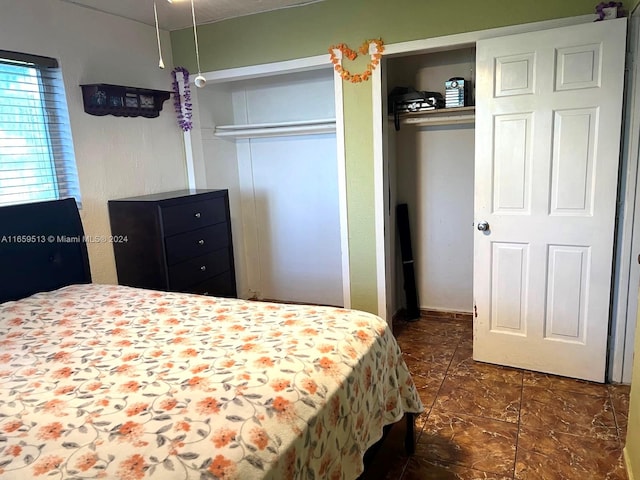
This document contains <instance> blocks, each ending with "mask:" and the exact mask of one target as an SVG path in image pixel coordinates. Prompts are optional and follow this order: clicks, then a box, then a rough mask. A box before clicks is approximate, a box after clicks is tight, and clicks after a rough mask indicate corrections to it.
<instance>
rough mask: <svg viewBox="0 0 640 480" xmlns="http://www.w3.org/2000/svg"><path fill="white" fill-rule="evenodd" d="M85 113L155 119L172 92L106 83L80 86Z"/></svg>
mask: <svg viewBox="0 0 640 480" xmlns="http://www.w3.org/2000/svg"><path fill="white" fill-rule="evenodd" d="M80 87H81V88H82V99H83V102H84V111H85V112H87V113H88V114H89V115H97V116H103V115H114V116H116V117H146V118H155V117H157V116H158V115H160V110H162V105H163V103H164V102H165V101H166V100H168V99H169V97H170V96H171V92H168V91H164V90H152V89H149V88H137V87H124V86H120V85H109V84H106V83H91V84H87V85H80Z"/></svg>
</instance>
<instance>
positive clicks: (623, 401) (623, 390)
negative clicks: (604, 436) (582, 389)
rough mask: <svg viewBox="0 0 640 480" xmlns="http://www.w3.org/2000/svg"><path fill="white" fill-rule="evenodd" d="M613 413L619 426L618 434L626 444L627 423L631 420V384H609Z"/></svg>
mask: <svg viewBox="0 0 640 480" xmlns="http://www.w3.org/2000/svg"><path fill="white" fill-rule="evenodd" d="M608 387H609V396H610V398H611V404H612V405H613V415H614V417H615V419H616V425H617V426H618V436H619V437H620V441H621V442H622V444H623V445H624V443H625V441H626V438H627V423H628V421H629V393H630V391H631V386H630V385H608Z"/></svg>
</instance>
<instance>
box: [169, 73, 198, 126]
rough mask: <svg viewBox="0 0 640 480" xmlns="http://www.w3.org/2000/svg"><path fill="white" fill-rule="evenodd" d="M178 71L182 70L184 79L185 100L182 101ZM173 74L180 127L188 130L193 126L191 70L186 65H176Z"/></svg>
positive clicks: (175, 104)
mask: <svg viewBox="0 0 640 480" xmlns="http://www.w3.org/2000/svg"><path fill="white" fill-rule="evenodd" d="M178 72H182V78H183V79H184V102H182V101H181V98H180V97H181V96H180V87H179V86H178V78H177V74H178ZM171 75H172V76H173V84H172V85H173V106H174V107H175V109H176V114H177V115H178V125H180V128H181V129H182V130H183V131H185V132H188V131H189V130H191V128H192V127H193V124H192V123H191V107H192V104H191V90H190V89H189V71H188V70H187V69H186V68H184V67H176V68H174V69H173V71H172V72H171Z"/></svg>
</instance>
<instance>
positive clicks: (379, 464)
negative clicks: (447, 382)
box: [358, 419, 419, 480]
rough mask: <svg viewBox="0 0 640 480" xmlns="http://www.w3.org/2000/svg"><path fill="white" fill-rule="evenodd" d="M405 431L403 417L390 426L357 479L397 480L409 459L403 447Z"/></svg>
mask: <svg viewBox="0 0 640 480" xmlns="http://www.w3.org/2000/svg"><path fill="white" fill-rule="evenodd" d="M416 423H417V422H416ZM405 432H406V422H405V421H404V419H403V420H401V421H400V422H397V423H395V424H394V425H393V426H392V427H391V429H390V430H389V432H388V433H387V436H386V438H385V440H384V442H383V443H382V445H381V446H380V448H379V449H378V451H377V453H376V455H375V457H374V458H373V459H372V461H371V463H370V464H369V465H367V467H366V470H365V472H364V473H363V474H362V475H361V476H360V477H358V480H399V479H400V478H401V477H402V472H403V471H404V469H405V466H406V464H407V462H408V461H409V456H408V455H407V454H406V452H405V449H404V436H405ZM418 433H419V432H418Z"/></svg>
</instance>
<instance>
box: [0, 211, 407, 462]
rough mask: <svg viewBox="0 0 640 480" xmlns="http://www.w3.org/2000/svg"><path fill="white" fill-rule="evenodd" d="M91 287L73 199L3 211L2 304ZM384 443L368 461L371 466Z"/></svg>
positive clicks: (0, 228)
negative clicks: (78, 286)
mask: <svg viewBox="0 0 640 480" xmlns="http://www.w3.org/2000/svg"><path fill="white" fill-rule="evenodd" d="M76 283H91V271H90V268H89V256H88V254H87V245H86V242H85V238H84V230H83V228H82V221H81V219H80V214H79V212H78V207H77V205H76V201H75V200H74V199H72V198H67V199H64V200H54V201H48V202H37V203H29V204H22V205H11V206H6V207H0V303H3V302H7V301H10V300H19V299H21V298H25V297H28V296H30V295H33V294H35V293H38V292H48V291H51V290H56V289H58V288H62V287H65V286H67V285H72V284H76ZM405 416H406V422H407V423H406V434H405V450H406V452H407V453H408V454H409V455H411V454H413V453H414V452H415V414H412V413H407V414H406V415H405ZM390 428H391V426H390V425H389V426H387V428H385V435H384V436H383V438H382V440H381V441H379V442H378V443H377V444H375V445H373V446H372V447H371V448H370V449H369V451H368V452H367V455H366V456H365V465H367V464H368V463H369V461H370V460H371V459H372V457H373V456H375V453H376V452H377V450H378V449H379V448H380V446H381V444H382V442H383V441H384V438H385V437H386V433H387V432H388V430H389V429H390Z"/></svg>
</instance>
